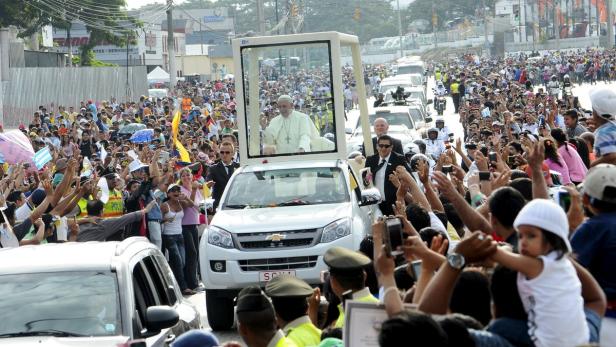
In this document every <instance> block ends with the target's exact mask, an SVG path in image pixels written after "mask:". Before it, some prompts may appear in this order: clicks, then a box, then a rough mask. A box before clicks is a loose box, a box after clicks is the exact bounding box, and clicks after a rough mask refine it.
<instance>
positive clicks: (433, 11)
mask: <svg viewBox="0 0 616 347" xmlns="http://www.w3.org/2000/svg"><path fill="white" fill-rule="evenodd" d="M437 21H438V17H437V16H436V10H435V9H434V4H432V32H433V33H434V48H436V47H437V39H438V36H437V35H436V27H437Z"/></svg>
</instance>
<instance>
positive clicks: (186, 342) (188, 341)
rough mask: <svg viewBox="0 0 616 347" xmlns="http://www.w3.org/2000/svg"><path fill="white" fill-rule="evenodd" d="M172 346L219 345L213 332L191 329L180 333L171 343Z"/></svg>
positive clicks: (204, 346) (209, 346)
mask: <svg viewBox="0 0 616 347" xmlns="http://www.w3.org/2000/svg"><path fill="white" fill-rule="evenodd" d="M171 346H172V347H215V346H219V342H218V339H217V338H216V336H214V334H212V333H210V332H207V331H203V330H191V331H187V332H186V333H184V334H182V336H180V337H178V339H177V340H175V342H174V343H173V344H172V345H171Z"/></svg>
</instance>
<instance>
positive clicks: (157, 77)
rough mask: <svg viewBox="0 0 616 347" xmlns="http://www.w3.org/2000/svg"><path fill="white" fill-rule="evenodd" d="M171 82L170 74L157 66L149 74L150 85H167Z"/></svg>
mask: <svg viewBox="0 0 616 347" xmlns="http://www.w3.org/2000/svg"><path fill="white" fill-rule="evenodd" d="M165 82H167V83H168V82H169V73H167V72H166V71H165V70H163V69H162V68H161V67H160V66H157V67H156V68H155V69H154V70H152V71H151V72H150V73H149V74H148V83H165Z"/></svg>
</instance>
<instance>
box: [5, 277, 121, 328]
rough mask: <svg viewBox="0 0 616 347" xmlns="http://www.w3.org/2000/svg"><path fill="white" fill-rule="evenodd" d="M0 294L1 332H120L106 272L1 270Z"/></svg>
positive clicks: (112, 288) (111, 282)
mask: <svg viewBox="0 0 616 347" xmlns="http://www.w3.org/2000/svg"><path fill="white" fill-rule="evenodd" d="M0 297H2V300H0V338H3V337H15V336H45V335H49V336H110V335H121V334H122V326H121V320H120V310H119V302H118V290H117V283H116V277H115V275H114V274H113V273H111V272H105V271H83V272H81V271H80V272H47V273H24V274H14V275H2V276H0Z"/></svg>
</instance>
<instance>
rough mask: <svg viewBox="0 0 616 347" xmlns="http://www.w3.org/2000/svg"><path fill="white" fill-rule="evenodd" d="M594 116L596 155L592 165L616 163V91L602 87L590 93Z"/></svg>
mask: <svg viewBox="0 0 616 347" xmlns="http://www.w3.org/2000/svg"><path fill="white" fill-rule="evenodd" d="M590 102H591V104H592V118H593V121H594V122H595V127H596V130H595V155H596V156H597V160H595V161H593V162H592V163H591V164H590V165H591V166H595V165H597V164H602V163H607V164H616V121H614V116H616V91H614V90H613V89H608V88H602V89H597V90H594V91H592V92H591V93H590Z"/></svg>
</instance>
